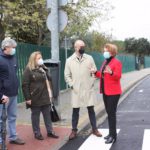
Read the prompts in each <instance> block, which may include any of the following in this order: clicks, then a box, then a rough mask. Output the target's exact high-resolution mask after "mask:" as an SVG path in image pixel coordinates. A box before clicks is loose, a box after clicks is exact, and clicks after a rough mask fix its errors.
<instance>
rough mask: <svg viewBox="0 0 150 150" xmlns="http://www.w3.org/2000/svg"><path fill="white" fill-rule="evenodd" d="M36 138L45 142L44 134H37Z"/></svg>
mask: <svg viewBox="0 0 150 150" xmlns="http://www.w3.org/2000/svg"><path fill="white" fill-rule="evenodd" d="M35 138H36V139H37V140H44V138H43V136H42V134H35Z"/></svg>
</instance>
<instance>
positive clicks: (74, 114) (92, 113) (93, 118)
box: [72, 106, 97, 131]
mask: <svg viewBox="0 0 150 150" xmlns="http://www.w3.org/2000/svg"><path fill="white" fill-rule="evenodd" d="M87 109H88V115H89V119H90V123H91V126H92V129H93V130H95V129H97V126H96V116H95V111H94V106H89V107H87ZM79 111H80V108H73V112H72V130H74V131H77V130H78V129H77V126H78V121H79Z"/></svg>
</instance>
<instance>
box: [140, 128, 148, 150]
mask: <svg viewBox="0 0 150 150" xmlns="http://www.w3.org/2000/svg"><path fill="white" fill-rule="evenodd" d="M142 150H150V129H145V130H144V138H143V146H142Z"/></svg>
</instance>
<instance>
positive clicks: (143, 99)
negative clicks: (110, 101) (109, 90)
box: [60, 76, 150, 150]
mask: <svg viewBox="0 0 150 150" xmlns="http://www.w3.org/2000/svg"><path fill="white" fill-rule="evenodd" d="M97 119H98V118H97ZM103 128H104V129H108V124H107V119H106V120H105V122H104V123H103V124H101V125H99V129H103ZM117 129H120V132H119V133H118V138H117V141H116V143H114V144H113V145H112V146H111V148H110V150H149V149H150V141H149V142H147V143H148V144H149V145H148V146H145V147H147V149H144V148H143V145H144V144H143V143H145V141H146V140H147V139H146V138H145V139H144V138H143V137H144V133H145V132H144V131H145V130H146V129H149V132H150V76H149V77H147V78H146V79H144V80H143V82H142V83H141V84H139V85H138V86H137V87H136V88H135V89H134V90H133V91H132V92H131V93H130V94H129V95H128V97H126V99H125V100H124V101H123V102H122V103H121V104H120V105H119V107H118V112H117ZM89 136H90V126H88V127H87V128H86V129H84V130H83V131H81V132H80V133H79V135H78V138H76V139H74V140H72V141H68V143H67V144H66V145H64V146H63V147H62V148H61V149H60V150H78V149H79V148H80V147H81V146H82V145H83V143H84V142H85V141H86V139H88V138H89ZM148 138H149V139H150V134H149V135H148ZM149 139H148V140H149ZM95 149H96V147H95V148H94V143H93V148H92V149H91V150H95ZM103 149H104V150H105V148H103ZM85 150H86V148H85ZM99 150H101V143H100V145H99Z"/></svg>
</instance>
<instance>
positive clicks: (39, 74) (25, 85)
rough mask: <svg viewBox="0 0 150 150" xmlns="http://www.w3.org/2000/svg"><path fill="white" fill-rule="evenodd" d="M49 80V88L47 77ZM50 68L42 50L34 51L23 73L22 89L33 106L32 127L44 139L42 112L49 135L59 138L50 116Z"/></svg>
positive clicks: (27, 100)
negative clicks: (44, 61) (41, 123)
mask: <svg viewBox="0 0 150 150" xmlns="http://www.w3.org/2000/svg"><path fill="white" fill-rule="evenodd" d="M47 78H48V80H49V85H50V86H49V87H50V89H48V88H47V84H46V79H47ZM51 83H52V82H51V77H50V76H49V75H48V70H47V68H46V67H45V66H44V64H43V59H42V55H41V53H40V52H38V51H37V52H33V53H32V54H31V56H30V58H29V62H28V65H27V67H26V69H25V71H24V74H23V82H22V90H23V94H24V97H25V100H26V104H27V107H30V108H31V120H32V128H33V132H34V135H35V138H36V139H38V140H43V139H44V138H43V136H42V134H41V131H40V126H39V124H40V112H42V114H43V117H44V123H45V126H46V130H47V136H48V137H52V138H58V136H57V135H56V134H55V133H54V131H53V128H52V122H51V116H50V99H52V93H53V91H52V84H51Z"/></svg>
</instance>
